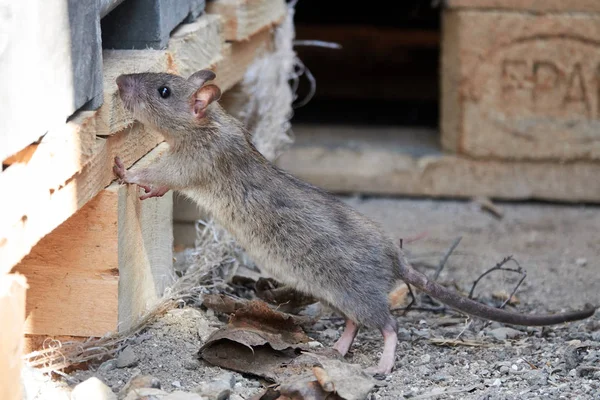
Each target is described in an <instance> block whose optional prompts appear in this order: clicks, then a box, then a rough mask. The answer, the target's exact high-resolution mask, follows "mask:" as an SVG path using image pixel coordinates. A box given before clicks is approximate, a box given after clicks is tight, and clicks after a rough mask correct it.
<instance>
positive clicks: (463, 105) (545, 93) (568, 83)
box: [441, 9, 600, 160]
mask: <svg viewBox="0 0 600 400" xmlns="http://www.w3.org/2000/svg"><path fill="white" fill-rule="evenodd" d="M598 38H600V14H594V13H587V14H586V13H568V14H567V13H529V12H527V13H526V12H507V11H497V10H492V11H489V10H488V11H482V10H463V9H458V10H456V9H447V10H444V12H443V38H442V40H443V42H442V68H441V73H442V100H441V107H442V117H441V129H442V145H443V147H444V148H445V149H446V150H451V151H454V152H456V153H459V154H464V155H468V156H470V157H477V158H486V159H489V158H496V159H515V160H598V159H600V40H598Z"/></svg>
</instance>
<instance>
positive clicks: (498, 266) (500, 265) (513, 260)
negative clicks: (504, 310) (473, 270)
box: [469, 256, 527, 307]
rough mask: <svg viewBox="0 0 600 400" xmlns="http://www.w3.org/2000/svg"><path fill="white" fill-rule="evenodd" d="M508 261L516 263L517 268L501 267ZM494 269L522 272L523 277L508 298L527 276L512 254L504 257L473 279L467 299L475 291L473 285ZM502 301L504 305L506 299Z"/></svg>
mask: <svg viewBox="0 0 600 400" xmlns="http://www.w3.org/2000/svg"><path fill="white" fill-rule="evenodd" d="M509 261H512V262H514V263H515V264H517V269H514V268H504V267H503V266H504V264H506V263H507V262H509ZM494 271H509V272H516V273H518V274H522V275H523V277H522V278H521V280H520V281H519V283H518V284H517V287H516V288H515V290H514V291H513V292H512V294H511V295H510V296H508V299H511V298H512V296H513V295H514V294H515V292H516V290H517V289H518V288H519V286H520V285H521V283H522V282H523V280H524V279H525V277H526V276H527V273H526V272H525V271H524V270H523V268H521V265H519V263H518V262H517V260H515V259H514V258H513V256H508V257H505V258H504V259H503V260H502V261H500V262H499V263H498V264H496V265H494V266H493V267H492V268H490V269H488V270H487V271H485V272H484V273H483V274H481V275H479V277H478V278H477V279H475V281H474V282H473V286H471V291H470V292H469V299H473V293H474V292H475V287H476V286H477V284H478V283H479V281H480V280H481V279H482V278H483V277H484V276H486V275H487V274H490V273H492V272H494ZM504 303H505V304H504V305H506V303H507V301H505V302H504ZM504 305H503V307H504Z"/></svg>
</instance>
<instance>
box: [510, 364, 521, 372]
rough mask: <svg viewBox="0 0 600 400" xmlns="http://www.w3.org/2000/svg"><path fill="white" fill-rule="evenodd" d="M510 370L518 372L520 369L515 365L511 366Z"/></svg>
mask: <svg viewBox="0 0 600 400" xmlns="http://www.w3.org/2000/svg"><path fill="white" fill-rule="evenodd" d="M510 368H511V369H512V370H513V371H518V370H519V367H517V365H516V364H513V365H511V366H510Z"/></svg>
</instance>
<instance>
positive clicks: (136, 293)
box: [15, 145, 174, 337]
mask: <svg viewBox="0 0 600 400" xmlns="http://www.w3.org/2000/svg"><path fill="white" fill-rule="evenodd" d="M165 146H166V145H162V146H159V147H158V148H157V149H155V150H153V151H152V152H150V153H149V154H148V155H146V156H145V157H143V158H142V159H141V160H140V161H138V164H140V163H148V162H152V161H153V160H155V159H156V158H157V157H159V156H160V155H161V154H162V152H163V151H164V149H165ZM172 205H173V200H172V194H171V193H168V194H166V195H165V196H163V197H161V198H154V199H148V200H144V201H141V200H139V192H138V189H137V187H135V186H125V185H117V184H112V185H110V186H109V187H108V188H106V189H104V190H102V191H101V192H100V193H98V195H97V196H96V197H94V198H93V199H92V200H91V201H89V202H87V204H85V205H84V206H83V208H81V210H79V211H78V212H77V213H75V214H74V215H72V216H71V217H70V218H69V219H67V221H65V222H64V223H63V224H61V225H60V226H59V227H58V228H56V229H55V230H54V231H53V232H52V234H51V235H47V236H46V237H44V238H43V239H42V240H41V241H40V242H39V243H38V244H37V245H36V246H35V247H34V248H33V249H32V251H31V253H30V254H29V255H27V256H26V257H25V258H24V259H23V260H22V261H21V263H19V264H18V265H17V266H16V267H15V270H16V271H18V272H19V273H21V274H23V275H25V276H26V277H27V279H28V281H29V283H30V286H31V288H30V290H29V293H28V297H27V324H26V331H25V332H26V333H27V334H30V335H50V336H56V335H68V336H84V337H85V336H102V335H104V334H106V333H108V332H111V331H112V332H114V331H115V330H117V327H118V328H119V329H123V328H127V327H129V325H130V324H131V323H132V322H133V321H134V320H135V318H136V317H138V316H140V315H141V314H142V313H143V312H144V311H145V310H146V308H147V307H150V306H152V305H153V304H154V302H156V300H157V299H158V298H159V296H160V295H162V293H163V291H164V289H165V288H166V287H167V286H168V285H169V284H170V283H172V282H173V277H174V274H173V271H172V263H173V233H172V214H173V212H172V210H173V209H172Z"/></svg>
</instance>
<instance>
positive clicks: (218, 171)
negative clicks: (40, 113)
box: [114, 70, 594, 374]
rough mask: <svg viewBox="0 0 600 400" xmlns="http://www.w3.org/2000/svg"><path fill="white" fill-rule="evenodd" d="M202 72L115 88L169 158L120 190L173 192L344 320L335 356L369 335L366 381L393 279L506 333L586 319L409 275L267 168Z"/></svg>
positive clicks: (316, 194) (313, 193)
mask: <svg viewBox="0 0 600 400" xmlns="http://www.w3.org/2000/svg"><path fill="white" fill-rule="evenodd" d="M214 78H215V75H214V73H213V72H212V71H208V70H201V71H198V72H196V73H195V74H193V75H192V76H190V77H189V78H188V79H184V78H183V77H180V76H177V75H171V74H164V73H140V74H131V75H122V76H120V77H118V78H117V85H118V87H119V94H120V96H121V99H122V100H123V104H124V106H125V107H126V108H127V109H128V110H129V111H131V112H132V113H133V116H134V118H135V119H136V120H138V121H140V122H142V123H143V124H146V125H149V126H151V127H153V128H155V129H157V130H158V131H159V132H161V133H162V134H163V136H164V137H165V140H166V142H167V143H168V144H169V151H167V153H166V154H164V156H163V157H162V158H161V159H159V160H158V161H157V162H156V163H155V164H153V165H150V166H148V167H147V168H143V169H137V170H136V169H134V170H130V171H128V170H125V168H124V166H123V164H122V163H121V162H120V160H119V159H118V158H116V159H115V164H116V165H115V167H114V170H115V173H116V174H117V176H118V177H119V178H120V179H121V181H122V182H126V183H133V184H137V185H139V186H141V187H143V188H144V189H145V190H146V194H145V195H143V196H142V197H141V198H142V199H144V198H148V197H153V196H162V195H163V194H164V193H166V192H167V191H168V190H178V191H180V192H181V193H183V194H184V195H186V196H187V197H189V198H190V199H192V200H193V201H195V202H196V203H197V204H198V205H199V206H201V207H202V208H203V209H205V210H206V211H208V212H209V213H210V214H211V215H212V216H213V217H214V218H215V220H216V221H217V222H218V223H219V224H221V225H222V226H223V227H224V228H225V229H227V230H228V231H229V232H230V233H231V234H232V235H233V236H234V237H235V238H236V239H237V241H238V242H239V243H240V244H241V245H242V246H243V247H244V248H245V250H246V251H247V253H248V254H249V255H250V256H251V257H252V258H253V259H254V261H256V262H257V264H258V265H260V267H261V268H262V269H264V270H265V271H267V272H268V273H270V274H271V275H272V276H273V277H274V278H276V279H277V280H279V281H281V282H282V283H284V284H287V285H289V286H291V287H293V288H295V289H296V290H298V291H300V292H304V293H307V294H310V295H313V296H314V297H315V298H318V299H320V300H321V301H323V302H324V303H326V304H327V305H329V306H331V307H332V308H333V309H335V310H337V311H339V312H340V313H341V314H343V315H344V316H345V317H346V328H345V330H344V332H343V333H342V335H341V337H340V339H339V340H338V341H337V343H336V344H335V346H334V348H335V349H337V350H338V351H339V352H340V353H341V354H342V355H345V354H346V352H347V351H348V349H349V348H350V346H351V344H352V341H353V340H354V337H355V336H356V333H357V332H358V328H359V326H360V325H365V326H369V327H372V328H377V329H379V330H380V331H381V333H382V334H383V337H384V350H383V353H382V356H381V358H380V361H379V364H378V366H377V368H376V369H373V372H376V373H381V374H387V373H389V372H391V370H392V367H393V365H394V357H395V350H396V342H397V336H396V329H397V327H396V320H395V318H393V317H392V315H391V314H390V311H389V308H388V300H387V294H388V292H389V291H390V290H391V289H392V288H393V285H394V284H395V283H396V281H397V280H398V279H402V280H403V281H405V282H407V283H410V284H412V285H414V286H415V287H417V288H419V289H420V290H422V291H423V292H425V293H427V294H429V295H431V296H432V297H434V298H436V299H438V300H440V301H442V302H443V303H445V304H447V305H448V306H450V307H453V308H455V309H458V310H460V311H463V312H465V313H467V314H470V315H473V316H477V317H481V318H484V319H489V320H494V321H499V322H504V323H508V324H514V325H532V326H533V325H552V324H560V323H563V322H567V321H573V320H578V319H583V318H587V317H589V316H591V315H593V313H594V309H593V308H591V309H586V310H582V311H576V312H572V313H563V314H556V315H523V314H517V313H512V312H508V311H505V310H501V309H497V308H493V307H488V306H486V305H483V304H481V303H479V302H476V301H473V300H469V299H467V298H465V297H462V296H460V295H458V294H456V293H454V292H452V291H450V290H448V289H446V288H445V287H443V286H441V285H439V284H438V283H436V282H433V281H430V280H429V279H428V278H427V277H426V276H425V275H423V274H421V273H420V272H417V271H416V270H414V269H413V268H412V267H411V266H410V265H409V263H408V262H407V260H406V258H405V256H404V253H403V251H402V249H400V248H399V246H398V245H396V243H395V242H394V241H393V240H391V238H389V237H388V236H387V235H386V234H385V233H384V232H383V230H382V229H381V228H380V227H379V226H378V225H377V224H375V223H374V222H372V221H371V220H369V219H368V218H366V217H364V216H363V215H361V214H359V213H358V212H357V211H355V210H354V209H352V208H351V207H350V206H348V205H347V204H345V203H344V202H342V201H340V200H338V199H337V198H336V197H334V196H333V195H331V194H328V193H326V192H325V191H323V190H321V189H319V188H317V187H315V186H313V185H310V184H308V183H305V182H303V181H301V180H299V179H297V178H295V177H294V176H292V175H290V174H288V173H287V172H285V171H282V170H281V169H279V168H277V167H276V166H275V165H273V164H272V163H270V162H269V161H268V160H266V159H265V158H264V157H263V156H262V155H261V154H260V153H259V152H258V151H257V150H256V149H255V148H254V146H253V145H252V143H251V141H250V137H249V134H248V133H247V131H246V130H245V129H244V127H243V126H242V124H241V123H240V122H239V121H237V120H236V119H234V118H233V117H231V116H229V115H228V114H227V113H226V112H225V111H224V110H223V108H222V107H221V106H220V105H219V104H218V103H217V100H219V98H220V96H221V91H220V89H219V88H218V87H217V86H215V85H213V84H205V82H206V81H209V80H212V79H214Z"/></svg>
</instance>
